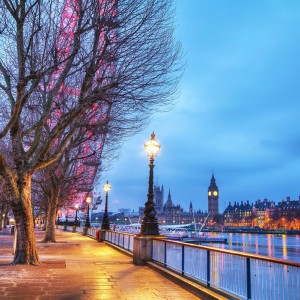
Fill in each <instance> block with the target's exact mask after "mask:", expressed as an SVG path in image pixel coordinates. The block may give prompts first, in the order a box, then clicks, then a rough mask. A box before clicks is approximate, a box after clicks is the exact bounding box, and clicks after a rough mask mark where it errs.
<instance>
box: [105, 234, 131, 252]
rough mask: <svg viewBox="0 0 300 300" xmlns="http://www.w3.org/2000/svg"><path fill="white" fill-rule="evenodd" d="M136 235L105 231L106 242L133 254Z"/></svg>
mask: <svg viewBox="0 0 300 300" xmlns="http://www.w3.org/2000/svg"><path fill="white" fill-rule="evenodd" d="M134 236H135V235H134V234H130V233H124V232H117V231H112V230H107V231H105V237H104V239H105V241H108V242H110V243H112V244H114V245H117V246H119V247H121V248H123V249H125V250H127V251H130V252H133V238H134Z"/></svg>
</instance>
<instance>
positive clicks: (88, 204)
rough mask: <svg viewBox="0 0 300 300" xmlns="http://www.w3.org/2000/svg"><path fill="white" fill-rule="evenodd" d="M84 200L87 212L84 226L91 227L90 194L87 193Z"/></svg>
mask: <svg viewBox="0 0 300 300" xmlns="http://www.w3.org/2000/svg"><path fill="white" fill-rule="evenodd" d="M85 202H86V203H87V206H88V208H87V214H86V219H85V225H84V226H85V227H88V228H89V227H91V222H90V204H91V203H92V197H91V196H90V194H89V193H88V194H87V196H86V198H85Z"/></svg>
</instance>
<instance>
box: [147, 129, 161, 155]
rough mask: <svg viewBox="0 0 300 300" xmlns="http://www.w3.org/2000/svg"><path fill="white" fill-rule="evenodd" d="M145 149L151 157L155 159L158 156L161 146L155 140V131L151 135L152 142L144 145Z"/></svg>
mask: <svg viewBox="0 0 300 300" xmlns="http://www.w3.org/2000/svg"><path fill="white" fill-rule="evenodd" d="M144 148H145V150H146V152H147V154H148V155H149V156H150V157H154V156H156V155H157V154H158V152H159V150H160V144H159V143H158V142H157V141H156V140H155V134H154V131H153V132H152V134H151V138H150V140H149V141H148V142H147V143H146V144H145V145H144Z"/></svg>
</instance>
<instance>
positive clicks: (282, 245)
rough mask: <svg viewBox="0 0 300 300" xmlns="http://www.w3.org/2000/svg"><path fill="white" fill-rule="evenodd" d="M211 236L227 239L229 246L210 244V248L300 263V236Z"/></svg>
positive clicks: (235, 234) (213, 234) (212, 234)
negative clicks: (214, 247)
mask: <svg viewBox="0 0 300 300" xmlns="http://www.w3.org/2000/svg"><path fill="white" fill-rule="evenodd" d="M209 235H210V236H215V237H222V238H227V244H210V246H216V247H220V248H222V249H229V250H236V251H243V252H249V253H254V254H258V255H265V256H268V257H276V258H280V259H286V260H290V261H295V262H300V237H299V235H296V236H292V235H284V234H283V235H274V234H242V233H220V234H216V233H211V234H209Z"/></svg>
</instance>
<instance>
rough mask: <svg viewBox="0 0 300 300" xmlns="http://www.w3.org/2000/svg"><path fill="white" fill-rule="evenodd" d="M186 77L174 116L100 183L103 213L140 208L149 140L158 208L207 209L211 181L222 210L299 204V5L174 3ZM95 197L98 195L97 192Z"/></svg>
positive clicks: (214, 0)
mask: <svg viewBox="0 0 300 300" xmlns="http://www.w3.org/2000/svg"><path fill="white" fill-rule="evenodd" d="M175 5H176V10H177V14H176V24H175V25H176V32H175V33H176V38H177V39H179V40H180V41H181V42H182V46H183V49H184V53H185V58H184V60H186V68H185V72H184V75H183V77H182V79H181V81H180V95H179V98H178V103H177V104H176V105H175V106H174V109H173V110H172V111H170V112H167V113H161V114H156V115H154V116H153V120H152V122H151V123H150V124H149V125H148V126H147V127H146V128H145V130H144V131H143V132H141V133H140V134H138V135H136V136H134V137H132V138H131V139H130V140H128V141H127V142H125V143H124V145H123V147H122V149H121V151H120V157H119V159H118V160H115V161H114V162H113V165H112V167H111V169H110V170H109V171H108V172H107V173H105V174H104V176H103V179H102V181H101V183H100V185H99V186H100V188H101V189H102V186H103V185H104V183H105V181H106V180H109V182H110V184H111V186H112V190H111V192H110V196H109V210H110V211H117V208H131V209H134V210H137V209H138V207H139V206H143V205H144V203H145V201H146V200H147V188H148V176H149V175H148V174H149V167H148V164H149V158H148V157H147V155H146V153H145V152H144V148H143V145H144V143H145V142H146V141H147V140H148V139H149V138H150V134H151V133H152V131H154V132H155V134H156V137H157V140H158V141H159V143H160V144H161V147H162V148H161V152H160V153H159V154H158V156H157V157H156V159H155V169H154V176H155V183H157V182H158V184H159V185H163V186H164V189H165V201H166V200H167V193H168V190H169V189H170V190H171V195H172V200H173V203H174V204H180V205H181V206H182V207H183V208H184V209H185V210H187V209H188V206H189V203H190V202H192V203H193V207H194V209H196V210H198V209H201V210H207V189H208V186H209V184H210V179H211V176H212V172H213V173H214V176H215V178H216V183H217V185H218V187H219V194H220V198H219V209H220V212H223V210H224V209H225V207H226V206H227V205H228V203H229V201H231V202H234V201H239V202H240V201H247V200H249V201H250V203H251V202H255V201H256V200H257V199H264V198H268V199H269V200H274V201H275V202H276V203H277V202H278V201H281V200H282V199H283V198H285V197H286V196H290V197H291V198H292V199H298V197H299V195H300V125H299V112H300V76H299V74H300V1H297V0H295V1H293V0H291V1H276V0H269V1H266V0H251V1H250V0H248V1H247V0H246V1H240V0H235V1H234V0H230V1H229V0H227V1H225V0H223V1H222V0H209V1H202V0H188V1H187V0H177V1H176V2H175ZM97 189H99V187H98V188H97Z"/></svg>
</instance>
